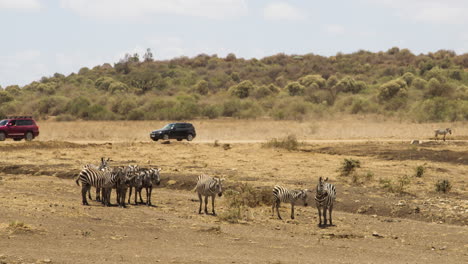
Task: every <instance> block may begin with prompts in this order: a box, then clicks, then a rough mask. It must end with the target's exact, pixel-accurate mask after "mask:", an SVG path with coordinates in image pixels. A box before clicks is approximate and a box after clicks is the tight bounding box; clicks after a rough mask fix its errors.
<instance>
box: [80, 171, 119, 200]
mask: <svg viewBox="0 0 468 264" xmlns="http://www.w3.org/2000/svg"><path fill="white" fill-rule="evenodd" d="M122 175H123V171H120V170H111V169H105V170H104V171H102V170H96V169H93V168H87V169H83V170H82V171H81V172H80V175H79V176H78V178H77V179H76V180H75V182H76V184H77V185H78V186H80V183H79V182H81V196H82V199H83V205H89V204H88V201H87V200H86V193H87V192H88V191H89V189H90V188H91V186H94V187H95V188H103V190H102V193H103V195H102V196H103V197H102V203H103V204H104V205H106V206H110V200H109V199H107V198H108V197H110V191H109V188H112V187H113V186H114V185H115V184H116V182H117V180H119V179H120V178H121V177H122ZM108 193H109V194H108Z"/></svg>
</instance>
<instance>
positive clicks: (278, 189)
mask: <svg viewBox="0 0 468 264" xmlns="http://www.w3.org/2000/svg"><path fill="white" fill-rule="evenodd" d="M309 192H310V191H309V190H307V189H304V190H288V189H286V188H284V187H282V186H279V185H276V186H275V187H274V188H273V206H272V207H271V211H272V214H271V215H272V216H273V215H274V214H275V208H276V213H277V214H278V218H279V219H282V218H281V215H280V213H279V207H280V204H281V203H282V202H283V203H290V204H291V219H294V205H304V206H307V205H308V198H309V197H310V195H308V193H309Z"/></svg>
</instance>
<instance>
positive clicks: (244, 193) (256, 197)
mask: <svg viewBox="0 0 468 264" xmlns="http://www.w3.org/2000/svg"><path fill="white" fill-rule="evenodd" d="M224 196H225V199H224V201H225V203H227V207H228V209H227V210H226V211H224V212H223V213H221V214H220V216H219V218H220V219H221V220H224V221H227V222H229V223H238V222H239V220H242V219H244V220H248V218H249V215H250V208H254V207H257V206H260V205H264V204H266V205H271V199H272V194H271V190H269V189H268V188H264V187H253V186H251V185H249V184H247V183H243V184H240V185H238V187H236V188H234V189H229V190H227V191H225V192H224Z"/></svg>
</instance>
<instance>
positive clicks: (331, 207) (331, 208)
mask: <svg viewBox="0 0 468 264" xmlns="http://www.w3.org/2000/svg"><path fill="white" fill-rule="evenodd" d="M332 211H333V205H330V207H329V208H328V213H329V214H330V225H333V224H332Z"/></svg>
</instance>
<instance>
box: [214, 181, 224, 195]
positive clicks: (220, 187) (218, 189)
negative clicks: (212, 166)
mask: <svg viewBox="0 0 468 264" xmlns="http://www.w3.org/2000/svg"><path fill="white" fill-rule="evenodd" d="M213 180H214V185H213V187H214V190H215V191H216V192H217V193H218V196H219V197H221V196H223V181H224V178H223V179H220V178H218V177H214V178H213Z"/></svg>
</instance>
